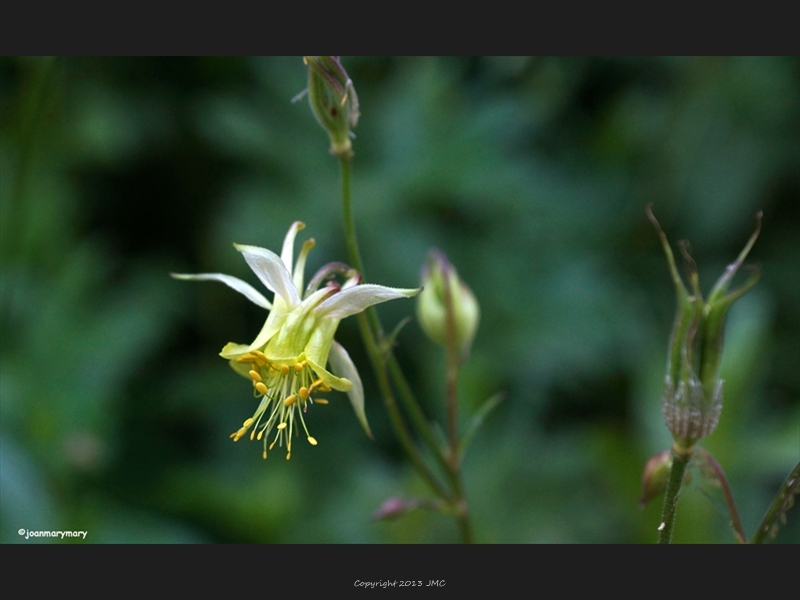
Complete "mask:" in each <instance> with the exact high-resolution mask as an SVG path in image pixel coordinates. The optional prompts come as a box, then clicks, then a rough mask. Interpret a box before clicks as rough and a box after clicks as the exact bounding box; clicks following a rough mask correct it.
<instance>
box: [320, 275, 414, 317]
mask: <svg viewBox="0 0 800 600" xmlns="http://www.w3.org/2000/svg"><path fill="white" fill-rule="evenodd" d="M421 291H422V288H417V289H415V290H408V289H401V288H390V287H386V286H383V285H375V284H373V283H364V284H362V285H357V286H355V287H351V288H348V289H346V290H342V291H341V292H339V293H337V294H334V295H333V296H331V297H330V298H328V299H327V300H325V301H323V302H321V303H320V305H319V306H318V307H317V309H316V310H317V312H318V314H320V316H325V317H330V318H332V319H338V320H341V319H344V318H345V317H349V316H350V315H355V314H358V313H360V312H361V311H362V310H364V309H366V308H369V307H370V306H372V305H373V304H379V303H381V302H387V301H388V300H396V299H397V298H411V297H412V296H416V295H417V294H419V293H420V292H421Z"/></svg>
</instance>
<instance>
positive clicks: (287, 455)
mask: <svg viewBox="0 0 800 600" xmlns="http://www.w3.org/2000/svg"><path fill="white" fill-rule="evenodd" d="M290 458H292V453H291V452H287V453H286V460H289V459H290Z"/></svg>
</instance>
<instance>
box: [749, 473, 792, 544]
mask: <svg viewBox="0 0 800 600" xmlns="http://www.w3.org/2000/svg"><path fill="white" fill-rule="evenodd" d="M797 494H800V462H799V463H797V466H796V467H795V468H794V469H792V472H791V473H789V476H788V477H787V478H786V481H784V482H783V485H782V486H781V489H779V490H778V494H777V495H776V496H775V500H773V501H772V504H771V505H770V507H769V509H768V510H767V514H765V515H764V519H763V520H762V521H761V524H760V525H759V526H758V529H757V530H756V533H755V535H754V536H753V539H752V540H750V543H751V544H763V543H764V541H765V540H766V539H767V537H768V536H770V535H774V534H775V533H777V524H776V521H777V520H778V519H779V518H784V519H785V518H786V517H785V515H786V511H787V510H789V509H790V508H791V507H792V505H793V504H794V497H795V495H797ZM784 523H785V521H784Z"/></svg>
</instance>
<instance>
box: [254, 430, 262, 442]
mask: <svg viewBox="0 0 800 600" xmlns="http://www.w3.org/2000/svg"><path fill="white" fill-rule="evenodd" d="M253 431H255V429H254V430H253ZM262 437H264V430H263V429H262V430H261V431H259V432H258V435H257V436H256V439H257V440H258V441H259V442H260V441H261V438H262Z"/></svg>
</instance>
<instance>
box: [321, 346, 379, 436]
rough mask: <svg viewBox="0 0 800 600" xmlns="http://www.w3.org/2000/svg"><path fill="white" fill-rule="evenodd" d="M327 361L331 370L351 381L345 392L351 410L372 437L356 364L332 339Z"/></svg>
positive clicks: (362, 387)
mask: <svg viewBox="0 0 800 600" xmlns="http://www.w3.org/2000/svg"><path fill="white" fill-rule="evenodd" d="M328 361H329V362H330V363H331V370H332V371H334V373H335V374H336V375H338V376H339V377H344V378H346V379H349V380H350V381H352V382H353V387H352V388H350V391H349V392H347V396H348V397H349V398H350V404H352V405H353V410H354V411H355V413H356V417H358V421H359V422H360V423H361V426H362V427H363V428H364V431H366V432H367V435H368V436H369V437H370V438H372V432H371V431H370V430H369V423H367V413H366V412H364V386H363V384H362V383H361V377H359V375H358V371H357V370H356V366H355V365H354V364H353V360H352V359H351V358H350V355H349V354H348V353H347V350H345V349H344V348H343V347H342V345H341V344H339V343H338V342H337V341H335V340H334V342H333V344H332V345H331V351H330V354H328Z"/></svg>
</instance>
